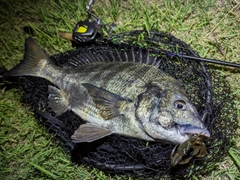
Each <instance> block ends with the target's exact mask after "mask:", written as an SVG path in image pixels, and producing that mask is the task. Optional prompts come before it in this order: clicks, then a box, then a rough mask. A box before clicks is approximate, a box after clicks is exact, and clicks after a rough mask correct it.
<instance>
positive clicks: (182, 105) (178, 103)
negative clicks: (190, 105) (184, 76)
mask: <svg viewBox="0 0 240 180" xmlns="http://www.w3.org/2000/svg"><path fill="white" fill-rule="evenodd" d="M174 105H175V107H176V108H177V109H182V110H184V109H186V102H185V101H182V100H178V101H175V103H174Z"/></svg>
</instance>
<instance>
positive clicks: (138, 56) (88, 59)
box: [69, 47, 161, 67]
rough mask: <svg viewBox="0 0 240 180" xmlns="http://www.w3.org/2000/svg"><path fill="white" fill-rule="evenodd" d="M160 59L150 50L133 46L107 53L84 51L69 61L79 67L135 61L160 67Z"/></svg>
mask: <svg viewBox="0 0 240 180" xmlns="http://www.w3.org/2000/svg"><path fill="white" fill-rule="evenodd" d="M160 61H161V60H160V58H158V56H157V55H150V53H149V50H147V51H143V49H141V48H138V49H137V50H136V49H134V48H133V47H132V48H131V50H130V51H126V50H118V49H112V50H111V51H109V52H107V53H106V54H93V53H82V54H81V55H80V56H78V57H74V58H73V59H71V60H70V61H69V63H70V64H71V65H73V66H74V67H78V66H83V65H87V64H93V63H98V62H133V63H140V64H148V65H151V66H156V67H159V62H160Z"/></svg>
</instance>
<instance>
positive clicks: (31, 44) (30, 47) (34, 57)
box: [4, 37, 50, 76]
mask: <svg viewBox="0 0 240 180" xmlns="http://www.w3.org/2000/svg"><path fill="white" fill-rule="evenodd" d="M43 59H44V60H45V61H50V60H49V57H48V56H47V55H46V54H45V52H44V51H43V50H42V49H41V48H40V46H39V45H38V44H37V43H36V42H35V41H34V39H33V38H31V37H29V38H27V39H26V41H25V54H24V59H23V60H22V61H21V62H20V63H19V64H17V65H16V66H15V67H13V68H12V69H11V70H10V71H8V72H6V73H5V74H4V76H36V73H37V72H36V71H37V69H39V68H41V66H40V67H39V66H38V65H39V64H40V63H41V61H42V60H43Z"/></svg>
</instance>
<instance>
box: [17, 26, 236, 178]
mask: <svg viewBox="0 0 240 180" xmlns="http://www.w3.org/2000/svg"><path fill="white" fill-rule="evenodd" d="M123 50H124V51H126V52H127V54H130V55H129V56H126V58H128V57H130V56H132V58H133V59H136V60H137V59H140V56H141V57H143V60H144V58H145V57H146V58H147V57H148V54H150V56H157V59H156V63H159V69H161V70H163V71H164V72H166V73H168V74H169V75H171V76H172V77H174V78H176V79H177V80H178V81H179V82H180V83H181V84H182V85H183V87H184V89H185V90H186V93H187V94H188V96H189V98H190V100H191V101H192V102H193V103H194V105H195V106H196V108H197V110H198V112H199V114H200V115H201V116H202V117H203V119H204V123H205V125H206V127H207V129H208V130H209V131H210V133H211V137H210V138H209V139H205V140H204V142H205V144H206V148H207V152H208V154H207V156H206V157H204V158H193V159H192V160H191V161H190V163H188V164H185V165H177V166H175V167H171V160H170V154H171V151H172V149H173V148H174V145H170V144H167V143H155V142H149V143H146V142H145V141H142V140H137V139H133V138H129V137H124V136H120V135H110V136H109V137H106V138H103V139H101V140H98V141H95V142H92V143H79V144H75V143H73V142H72V140H71V135H72V134H73V133H74V131H75V130H76V129H77V128H78V127H79V125H80V124H83V123H85V122H84V121H83V120H81V119H80V118H79V117H78V116H76V115H75V114H74V113H73V112H71V111H69V112H66V113H64V114H63V115H61V116H59V117H54V114H53V112H51V109H49V108H48V100H47V99H48V84H49V82H48V81H47V80H44V79H42V78H37V77H20V78H19V84H20V85H21V87H22V89H23V91H24V93H23V96H22V100H23V102H25V103H29V104H31V105H32V107H33V109H34V112H35V114H36V116H37V117H38V118H39V119H40V120H41V122H42V123H43V124H44V125H45V126H46V127H47V128H48V129H49V130H50V132H52V133H54V134H56V137H57V138H58V139H59V140H60V144H61V145H62V146H63V147H64V149H65V150H66V151H67V152H69V153H70V154H71V157H72V161H74V162H76V163H84V164H87V165H89V166H90V167H96V168H99V169H101V170H103V171H105V172H109V173H113V174H126V175H132V176H141V177H145V176H147V177H149V175H151V176H152V177H153V178H160V177H178V176H179V177H180V176H181V177H183V176H185V177H187V176H190V175H191V174H193V173H199V172H202V171H204V170H208V169H210V168H211V166H212V165H214V164H215V163H216V162H219V161H221V159H222V158H223V157H224V156H225V154H226V153H227V151H228V149H229V147H230V139H231V138H232V137H233V135H234V133H235V130H236V128H237V114H236V113H237V112H236V110H235V109H234V102H233V95H232V93H231V89H230V86H229V85H228V82H227V81H226V80H225V77H223V76H221V75H220V74H219V73H217V70H216V69H213V68H209V67H208V66H207V65H206V64H204V63H202V62H196V61H193V60H189V59H186V58H179V57H177V56H174V54H175V53H176V54H179V53H180V54H181V53H182V54H185V55H190V56H195V57H198V54H197V53H196V52H194V51H193V50H192V49H191V48H190V46H188V45H187V44H186V43H184V42H182V41H181V40H179V39H177V38H175V37H174V36H171V35H169V34H166V33H162V32H150V33H147V32H145V31H132V32H128V33H122V34H119V35H116V36H114V37H111V38H110V39H109V41H108V42H107V43H105V44H97V43H94V44H88V45H84V46H81V48H77V49H75V50H71V51H67V52H65V53H62V54H58V55H54V56H52V57H51V59H52V60H53V61H54V62H55V63H56V64H57V65H58V66H61V67H64V68H73V67H76V66H80V65H81V64H84V63H86V62H87V59H89V57H88V56H87V54H88V53H89V54H95V55H104V56H105V57H108V58H107V60H108V61H118V60H119V59H118V56H117V53H116V52H117V51H123ZM170 52H172V53H170ZM79 57H81V60H78V61H76V59H79ZM131 61H132V60H131ZM146 61H147V59H146ZM73 62H74V63H73Z"/></svg>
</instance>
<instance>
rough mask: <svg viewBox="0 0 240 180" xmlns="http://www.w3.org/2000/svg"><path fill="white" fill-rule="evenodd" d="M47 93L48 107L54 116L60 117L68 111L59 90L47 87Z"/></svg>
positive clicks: (62, 94) (65, 101) (64, 99)
mask: <svg viewBox="0 0 240 180" xmlns="http://www.w3.org/2000/svg"><path fill="white" fill-rule="evenodd" d="M48 92H49V96H48V106H49V107H50V108H52V110H53V112H54V113H55V114H56V116H60V115H61V114H63V113H64V112H65V111H67V110H68V108H69V107H68V101H67V99H66V97H65V95H64V93H63V92H62V91H61V90H60V89H58V88H56V87H54V86H50V85H49V86H48Z"/></svg>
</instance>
